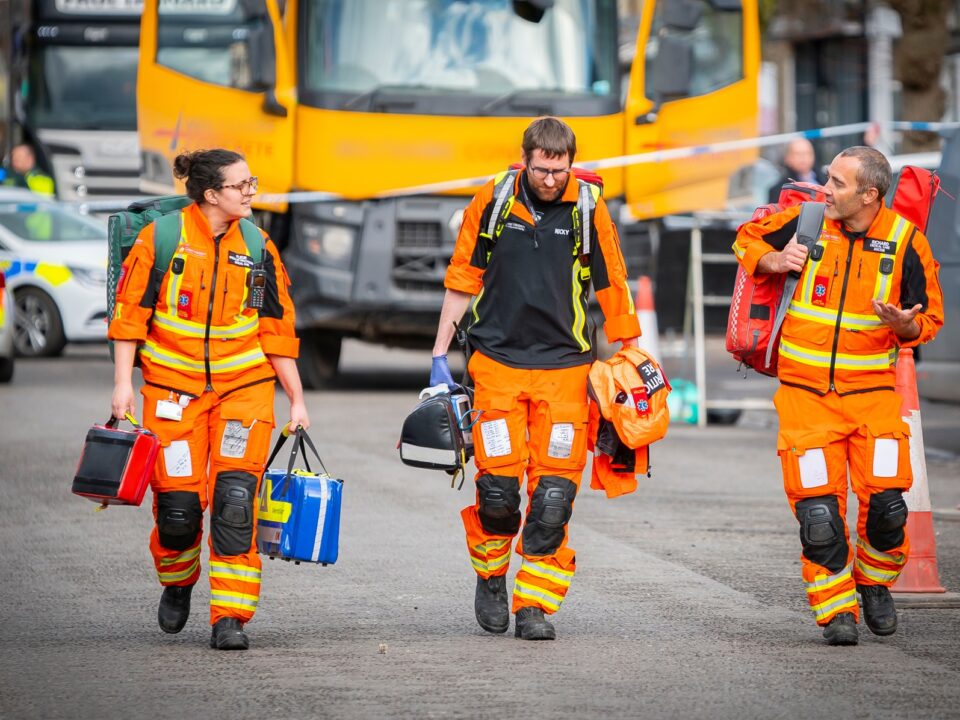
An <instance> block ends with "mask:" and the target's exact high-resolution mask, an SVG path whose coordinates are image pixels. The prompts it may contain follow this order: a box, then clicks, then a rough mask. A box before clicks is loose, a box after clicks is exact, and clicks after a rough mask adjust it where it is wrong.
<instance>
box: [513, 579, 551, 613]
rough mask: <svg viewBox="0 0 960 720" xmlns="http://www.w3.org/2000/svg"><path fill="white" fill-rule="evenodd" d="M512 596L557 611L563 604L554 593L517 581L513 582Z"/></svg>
mask: <svg viewBox="0 0 960 720" xmlns="http://www.w3.org/2000/svg"><path fill="white" fill-rule="evenodd" d="M513 594H514V595H516V596H517V597H521V598H523V599H525V600H533V601H535V602H539V603H540V604H542V605H544V606H546V607H548V608H550V609H551V610H559V609H560V603H562V602H563V598H562V597H560V596H559V595H557V594H556V593H552V592H550V591H549V590H544V589H543V588H538V587H534V586H533V585H527V584H526V583H524V582H520V581H519V580H517V581H515V583H514V586H513Z"/></svg>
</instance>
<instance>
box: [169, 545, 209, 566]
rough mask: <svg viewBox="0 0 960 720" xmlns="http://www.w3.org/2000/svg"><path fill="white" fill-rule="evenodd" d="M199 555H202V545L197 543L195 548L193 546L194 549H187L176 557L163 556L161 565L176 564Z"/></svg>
mask: <svg viewBox="0 0 960 720" xmlns="http://www.w3.org/2000/svg"><path fill="white" fill-rule="evenodd" d="M198 555H200V546H199V545H197V546H196V547H195V548H192V549H190V550H187V551H185V552H182V553H180V554H179V555H177V556H176V557H172V558H161V559H160V564H161V565H174V564H176V563H181V562H186V561H187V560H193V558H195V557H197V556H198Z"/></svg>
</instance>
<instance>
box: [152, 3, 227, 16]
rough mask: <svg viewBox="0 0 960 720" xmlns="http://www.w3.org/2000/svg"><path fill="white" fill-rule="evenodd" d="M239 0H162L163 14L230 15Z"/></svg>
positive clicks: (161, 9)
mask: <svg viewBox="0 0 960 720" xmlns="http://www.w3.org/2000/svg"><path fill="white" fill-rule="evenodd" d="M236 8H237V0H160V14H161V15H229V14H230V13H232V12H233V11H234V10H236Z"/></svg>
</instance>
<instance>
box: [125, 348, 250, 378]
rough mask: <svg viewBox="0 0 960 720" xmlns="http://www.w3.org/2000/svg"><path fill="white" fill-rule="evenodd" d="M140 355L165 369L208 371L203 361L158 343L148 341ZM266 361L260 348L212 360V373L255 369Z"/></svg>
mask: <svg viewBox="0 0 960 720" xmlns="http://www.w3.org/2000/svg"><path fill="white" fill-rule="evenodd" d="M140 353H141V354H142V355H143V356H144V357H146V358H149V359H150V360H151V361H153V362H155V363H156V364H157V365H162V366H164V367H169V368H174V369H176V370H186V371H188V372H197V373H202V372H205V371H206V367H205V366H204V364H203V362H202V361H198V360H192V359H191V358H188V357H185V356H183V355H180V354H179V353H175V352H171V351H170V350H163V349H161V348H160V346H159V345H157V343H156V342H154V341H152V340H147V342H145V343H144V344H143V347H142V348H141V349H140ZM266 360H267V357H266V355H264V354H263V350H261V349H260V347H259V346H258V347H256V348H254V349H253V350H250V351H248V352H245V353H242V354H240V355H236V356H234V357H231V358H228V359H226V360H211V361H210V372H211V373H214V374H216V373H222V372H231V371H235V370H243V369H245V368H249V367H254V366H255V365H259V364H261V363H264V362H266Z"/></svg>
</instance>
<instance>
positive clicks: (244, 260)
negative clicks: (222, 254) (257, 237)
mask: <svg viewBox="0 0 960 720" xmlns="http://www.w3.org/2000/svg"><path fill="white" fill-rule="evenodd" d="M227 262H228V263H230V264H231V265H238V266H240V267H244V268H252V267H253V258H252V257H250V256H249V255H241V254H240V253H235V252H232V251H231V252H228V253H227Z"/></svg>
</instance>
